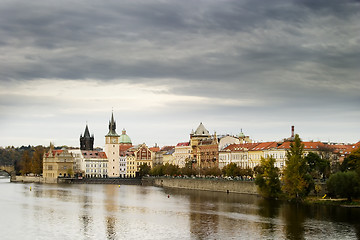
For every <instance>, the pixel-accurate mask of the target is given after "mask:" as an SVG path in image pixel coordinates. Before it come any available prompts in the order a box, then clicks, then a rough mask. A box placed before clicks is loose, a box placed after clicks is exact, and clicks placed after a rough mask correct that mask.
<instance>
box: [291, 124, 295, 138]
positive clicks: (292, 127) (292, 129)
mask: <svg viewBox="0 0 360 240" xmlns="http://www.w3.org/2000/svg"><path fill="white" fill-rule="evenodd" d="M294 129H295V127H294V126H291V138H294V137H295V134H294Z"/></svg>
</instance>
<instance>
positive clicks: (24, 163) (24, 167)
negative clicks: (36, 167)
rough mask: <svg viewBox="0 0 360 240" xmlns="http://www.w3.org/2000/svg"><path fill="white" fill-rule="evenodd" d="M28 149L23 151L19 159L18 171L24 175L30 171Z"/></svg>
mask: <svg viewBox="0 0 360 240" xmlns="http://www.w3.org/2000/svg"><path fill="white" fill-rule="evenodd" d="M30 154H31V153H30V150H25V151H24V152H23V155H22V157H21V161H20V173H21V174H22V175H26V174H28V173H31V168H32V166H31V165H32V164H31V157H30Z"/></svg>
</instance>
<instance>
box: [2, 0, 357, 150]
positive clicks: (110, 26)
mask: <svg viewBox="0 0 360 240" xmlns="http://www.w3.org/2000/svg"><path fill="white" fill-rule="evenodd" d="M359 19H360V3H359V1H347V0H337V1H336V0H319V1H314V0H303V1H300V0H293V1H291V0H274V1H266V0H261V1H260V0H248V1H245V0H233V1H226V0H203V1H202V0H199V1H190V0H188V1H187V0H185V1H179V0H173V1H166V0H159V1H155V0H143V1H136V0H126V1H125V0H121V1H119V0H106V1H104V0H86V1H85V0H83V1H81V0H78V1H73V0H71V1H68V0H64V1H57V0H56V1H55V0H33V1H27V0H2V1H0V36H1V38H0V83H1V88H0V146H8V145H14V146H21V145H29V144H30V145H46V146H47V145H49V142H50V141H52V142H54V143H55V145H68V146H79V137H80V134H81V133H83V132H84V130H85V126H86V123H88V126H89V130H90V132H91V133H93V134H94V135H95V145H96V146H103V145H104V140H105V139H104V136H105V135H106V134H107V132H108V122H109V120H110V117H111V111H112V109H113V111H114V117H115V120H116V122H117V132H118V133H121V130H122V129H123V128H125V129H126V130H127V133H128V135H129V136H130V138H131V139H132V141H133V143H134V144H138V143H143V142H145V143H146V144H148V145H150V146H152V145H154V144H155V143H157V144H159V145H160V146H163V145H175V144H176V143H178V142H183V141H188V140H189V134H190V132H191V130H192V129H196V128H197V126H198V125H199V123H200V122H203V124H204V125H205V127H206V128H207V129H208V130H209V131H210V132H211V133H213V132H214V131H216V132H217V134H239V132H240V131H241V129H242V130H243V132H244V133H245V134H246V135H249V136H250V138H252V139H254V140H256V141H274V140H281V139H283V138H285V137H289V135H290V127H291V125H295V132H297V133H298V134H299V135H300V137H301V138H302V139H303V140H314V141H318V140H320V141H332V142H357V141H359V140H360V34H359V33H360V21H359Z"/></svg>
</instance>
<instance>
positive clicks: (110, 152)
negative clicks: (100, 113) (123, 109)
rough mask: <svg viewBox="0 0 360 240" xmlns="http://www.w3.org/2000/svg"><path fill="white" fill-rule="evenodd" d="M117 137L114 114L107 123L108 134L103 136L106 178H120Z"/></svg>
mask: <svg viewBox="0 0 360 240" xmlns="http://www.w3.org/2000/svg"><path fill="white" fill-rule="evenodd" d="M119 137H120V135H118V134H117V133H116V122H115V121H114V114H113V113H111V120H110V121H109V132H108V134H106V136H105V153H106V156H107V158H108V161H109V163H108V176H109V177H119V176H120V153H119Z"/></svg>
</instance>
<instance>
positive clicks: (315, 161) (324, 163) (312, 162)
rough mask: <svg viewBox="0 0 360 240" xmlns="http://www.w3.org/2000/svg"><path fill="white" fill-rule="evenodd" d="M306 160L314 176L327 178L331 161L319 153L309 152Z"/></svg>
mask: <svg viewBox="0 0 360 240" xmlns="http://www.w3.org/2000/svg"><path fill="white" fill-rule="evenodd" d="M305 161H306V163H307V164H308V166H309V173H310V174H311V175H312V177H313V178H317V179H321V178H326V177H328V176H329V174H330V161H329V160H328V159H326V158H322V157H320V156H319V155H318V154H316V153H313V152H309V153H308V155H307V156H306V157H305Z"/></svg>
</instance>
